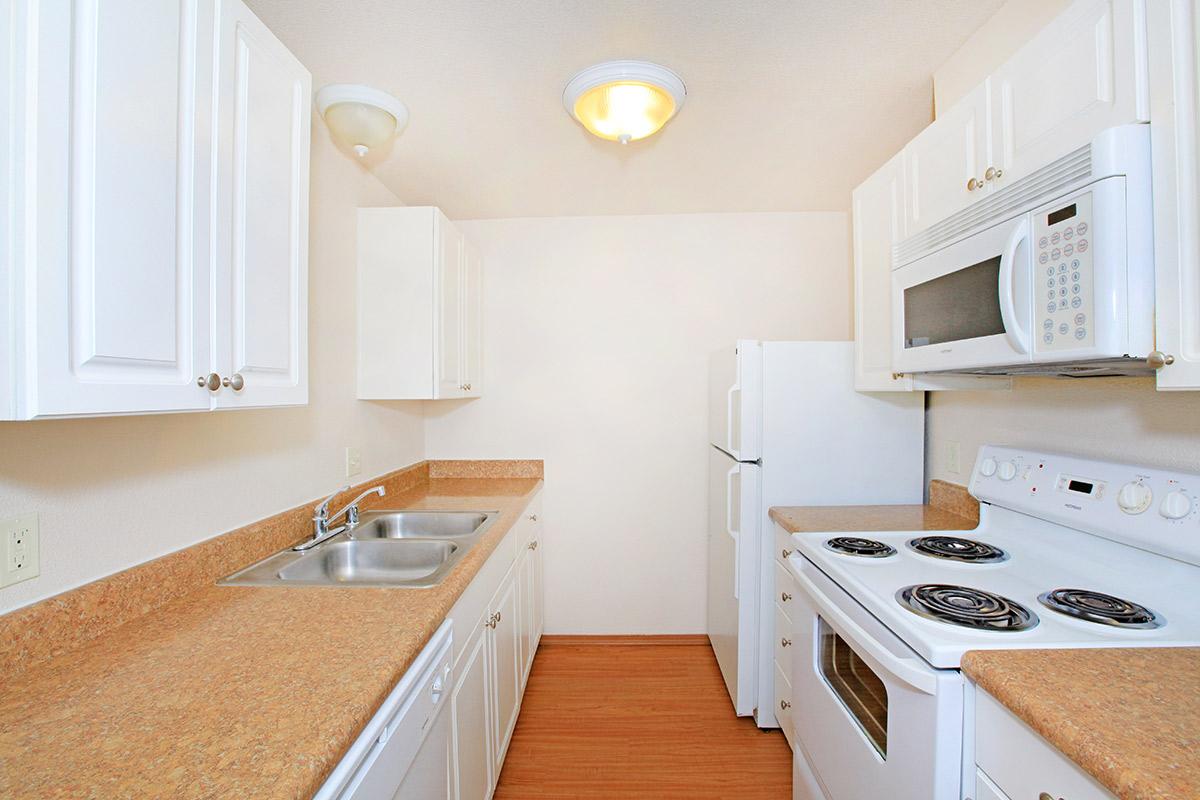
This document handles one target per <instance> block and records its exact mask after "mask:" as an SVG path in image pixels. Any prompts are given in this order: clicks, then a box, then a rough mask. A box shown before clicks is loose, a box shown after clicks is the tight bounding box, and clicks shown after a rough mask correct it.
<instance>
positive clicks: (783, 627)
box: [775, 604, 796, 679]
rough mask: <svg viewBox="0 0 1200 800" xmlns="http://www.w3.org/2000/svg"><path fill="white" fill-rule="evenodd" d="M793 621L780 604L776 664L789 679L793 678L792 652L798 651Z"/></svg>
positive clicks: (776, 635) (776, 626) (776, 608)
mask: <svg viewBox="0 0 1200 800" xmlns="http://www.w3.org/2000/svg"><path fill="white" fill-rule="evenodd" d="M795 635H796V634H795V633H794V632H793V631H792V621H791V620H790V619H788V617H787V614H784V613H783V609H781V608H780V607H779V605H778V604H776V606H775V663H776V664H777V665H778V666H779V667H780V668H781V669H782V670H783V674H784V675H786V676H787V677H788V678H789V679H790V678H791V677H792V652H793V651H794V650H795V649H796V647H795V645H793V644H792V638H793V637H794V636H795Z"/></svg>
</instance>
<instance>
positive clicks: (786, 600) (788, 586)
mask: <svg viewBox="0 0 1200 800" xmlns="http://www.w3.org/2000/svg"><path fill="white" fill-rule="evenodd" d="M799 592H800V587H799V585H798V584H797V583H796V578H795V577H794V576H793V575H792V571H791V570H790V569H788V568H787V565H786V564H781V563H779V560H778V559H776V561H775V605H776V606H777V607H778V608H779V610H780V611H782V612H783V613H784V616H786V617H787V618H788V622H789V623H790V622H791V621H792V614H793V613H794V612H793V609H795V608H796V597H797V595H798V594H799ZM791 627H792V626H791V625H790V624H789V625H788V627H787V630H791ZM789 674H791V673H789Z"/></svg>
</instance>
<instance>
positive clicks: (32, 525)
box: [0, 514, 40, 587]
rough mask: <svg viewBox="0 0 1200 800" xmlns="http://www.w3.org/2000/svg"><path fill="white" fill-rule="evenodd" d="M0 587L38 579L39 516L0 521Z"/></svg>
mask: <svg viewBox="0 0 1200 800" xmlns="http://www.w3.org/2000/svg"><path fill="white" fill-rule="evenodd" d="M0 550H3V555H4V562H3V563H0V587H4V586H11V585H13V584H14V583H20V582H21V581H27V580H29V579H30V578H36V577H37V576H38V572H39V567H40V565H39V563H38V516H37V514H25V515H24V516H20V517H14V518H12V519H6V520H3V521H0Z"/></svg>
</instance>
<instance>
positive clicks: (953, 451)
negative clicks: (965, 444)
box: [946, 442, 962, 475]
mask: <svg viewBox="0 0 1200 800" xmlns="http://www.w3.org/2000/svg"><path fill="white" fill-rule="evenodd" d="M961 455H962V454H961V452H960V447H959V445H958V442H946V469H947V470H949V471H950V472H953V473H954V474H955V475H961V474H962V457H961Z"/></svg>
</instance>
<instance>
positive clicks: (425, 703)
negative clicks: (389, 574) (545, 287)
mask: <svg viewBox="0 0 1200 800" xmlns="http://www.w3.org/2000/svg"><path fill="white" fill-rule="evenodd" d="M451 642H452V638H451V625H450V620H446V622H444V623H443V624H442V627H440V628H438V630H437V633H435V634H434V635H433V637H432V638H430V640H429V644H427V645H425V649H423V650H422V651H421V653H420V655H418V656H417V658H416V660H415V661H413V663H412V666H411V667H409V668H408V671H407V672H405V673H404V677H402V678H401V679H400V682H399V683H397V684H396V688H395V689H393V690H392V691H391V693H390V694H389V695H388V696H387V699H386V700H384V701H383V705H381V706H380V707H379V711H377V712H376V713H375V716H374V717H372V718H371V721H370V722H368V723H367V726H366V727H365V728H363V732H362V734H360V735H359V737H358V739H356V740H355V741H354V744H353V745H351V746H350V749H349V750H348V751H346V755H345V756H344V757H343V758H342V760H341V762H339V763H338V765H337V767H335V768H334V770H333V772H332V773H331V774H330V776H329V778H328V779H327V780H326V781H325V784H324V785H323V786H322V787H321V790H320V791H318V792H317V794H316V795H315V798H314V800H434V798H448V797H449V796H450V786H449V760H448V759H449V738H448V734H449V729H450V716H449V715H448V714H444V713H442V712H443V706H445V705H446V702H445V701H446V698H447V697H448V696H449V691H450V686H451V678H452V677H453V676H452V674H451V673H452V670H453V667H452V664H453V659H452V648H451V646H450V645H451Z"/></svg>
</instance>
